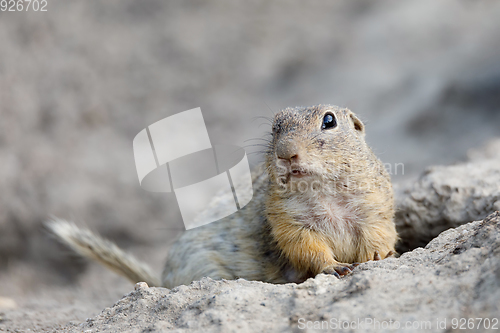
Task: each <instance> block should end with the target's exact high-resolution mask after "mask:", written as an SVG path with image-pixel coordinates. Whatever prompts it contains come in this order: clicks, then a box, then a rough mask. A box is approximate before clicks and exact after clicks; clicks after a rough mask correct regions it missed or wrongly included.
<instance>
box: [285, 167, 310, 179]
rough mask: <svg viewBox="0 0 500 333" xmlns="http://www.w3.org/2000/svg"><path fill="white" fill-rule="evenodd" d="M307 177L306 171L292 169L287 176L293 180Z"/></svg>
mask: <svg viewBox="0 0 500 333" xmlns="http://www.w3.org/2000/svg"><path fill="white" fill-rule="evenodd" d="M308 175H309V173H308V172H307V171H305V170H304V169H292V170H291V171H290V172H289V176H290V177H294V178H302V177H306V176H308Z"/></svg>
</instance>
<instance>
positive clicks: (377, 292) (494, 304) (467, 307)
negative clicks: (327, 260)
mask: <svg viewBox="0 0 500 333" xmlns="http://www.w3.org/2000/svg"><path fill="white" fill-rule="evenodd" d="M499 297H500V212H496V213H493V214H491V215H489V216H488V217H487V218H485V219H484V220H482V221H476V222H471V223H468V224H465V225H463V226H461V227H458V228H456V229H449V230H447V231H445V232H443V233H441V234H440V235H439V237H437V238H435V239H434V240H432V241H431V242H430V243H429V244H427V246H426V247H425V248H417V249H415V250H413V251H411V252H406V253H404V254H403V255H402V256H401V257H400V258H397V259H395V258H390V259H386V260H383V261H380V262H373V261H372V262H368V263H364V264H361V265H360V266H359V267H358V268H357V269H356V271H355V272H354V273H353V274H352V275H351V276H349V277H347V278H342V279H337V278H335V277H334V276H327V275H324V274H320V275H319V276H317V277H316V278H314V279H309V280H307V281H306V282H304V283H302V284H299V285H297V284H286V285H271V284H267V283H262V282H249V281H246V280H237V281H226V280H223V281H214V280H212V279H210V278H203V279H202V280H201V281H196V282H193V283H191V285H189V286H180V287H176V288H174V289H172V290H168V289H165V288H148V287H147V285H146V284H145V283H143V284H142V285H141V283H138V284H137V285H136V290H135V291H132V292H130V293H129V294H127V295H125V296H124V297H123V298H122V299H121V300H119V301H118V302H117V303H115V304H114V305H113V306H111V307H109V308H106V309H104V310H103V311H102V312H101V313H100V314H99V315H97V316H96V317H94V318H91V319H87V320H86V321H85V322H83V323H81V324H70V325H68V326H66V327H64V328H61V329H58V330H57V331H58V332H82V331H84V332H119V331H127V332H145V331H147V332H162V331H166V330H176V331H177V332H187V331H197V332H290V331H293V332H298V331H301V330H303V329H306V330H307V331H316V330H327V329H329V330H338V331H346V332H347V331H356V332H358V331H359V332H373V331H376V330H382V331H387V330H394V331H395V330H401V331H402V330H404V331H406V330H408V331H410V332H411V331H415V332H416V331H425V332H450V331H460V329H461V327H462V329H463V328H466V329H469V330H471V328H473V329H474V330H476V329H477V330H478V331H487V329H491V328H494V327H496V329H499V326H498V325H499V323H498V320H499V319H500V318H499V316H500V315H499V314H500V305H499V303H498V298H499ZM479 318H482V320H481V321H480V319H479ZM471 319H472V321H471ZM464 321H465V324H464ZM467 325H469V326H467Z"/></svg>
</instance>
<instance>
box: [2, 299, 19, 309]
mask: <svg viewBox="0 0 500 333" xmlns="http://www.w3.org/2000/svg"><path fill="white" fill-rule="evenodd" d="M15 308H17V304H16V301H14V300H13V299H12V298H7V297H0V309H3V310H7V309H15Z"/></svg>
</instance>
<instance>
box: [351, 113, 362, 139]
mask: <svg viewBox="0 0 500 333" xmlns="http://www.w3.org/2000/svg"><path fill="white" fill-rule="evenodd" d="M351 120H352V123H353V125H354V129H355V130H356V131H358V132H360V133H361V134H363V135H365V125H364V124H363V123H362V122H361V120H359V119H358V117H356V116H355V115H354V114H352V113H351Z"/></svg>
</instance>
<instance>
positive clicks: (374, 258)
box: [373, 251, 396, 261]
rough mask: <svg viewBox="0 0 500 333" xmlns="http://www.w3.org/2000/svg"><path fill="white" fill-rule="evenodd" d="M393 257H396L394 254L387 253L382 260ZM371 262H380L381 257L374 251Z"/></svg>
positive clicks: (392, 252) (391, 252)
mask: <svg viewBox="0 0 500 333" xmlns="http://www.w3.org/2000/svg"><path fill="white" fill-rule="evenodd" d="M395 256H396V252H394V251H389V252H387V254H386V255H385V257H384V259H385V258H389V257H395ZM373 260H375V261H378V260H382V257H381V256H380V253H379V252H378V251H375V253H374V254H373Z"/></svg>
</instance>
